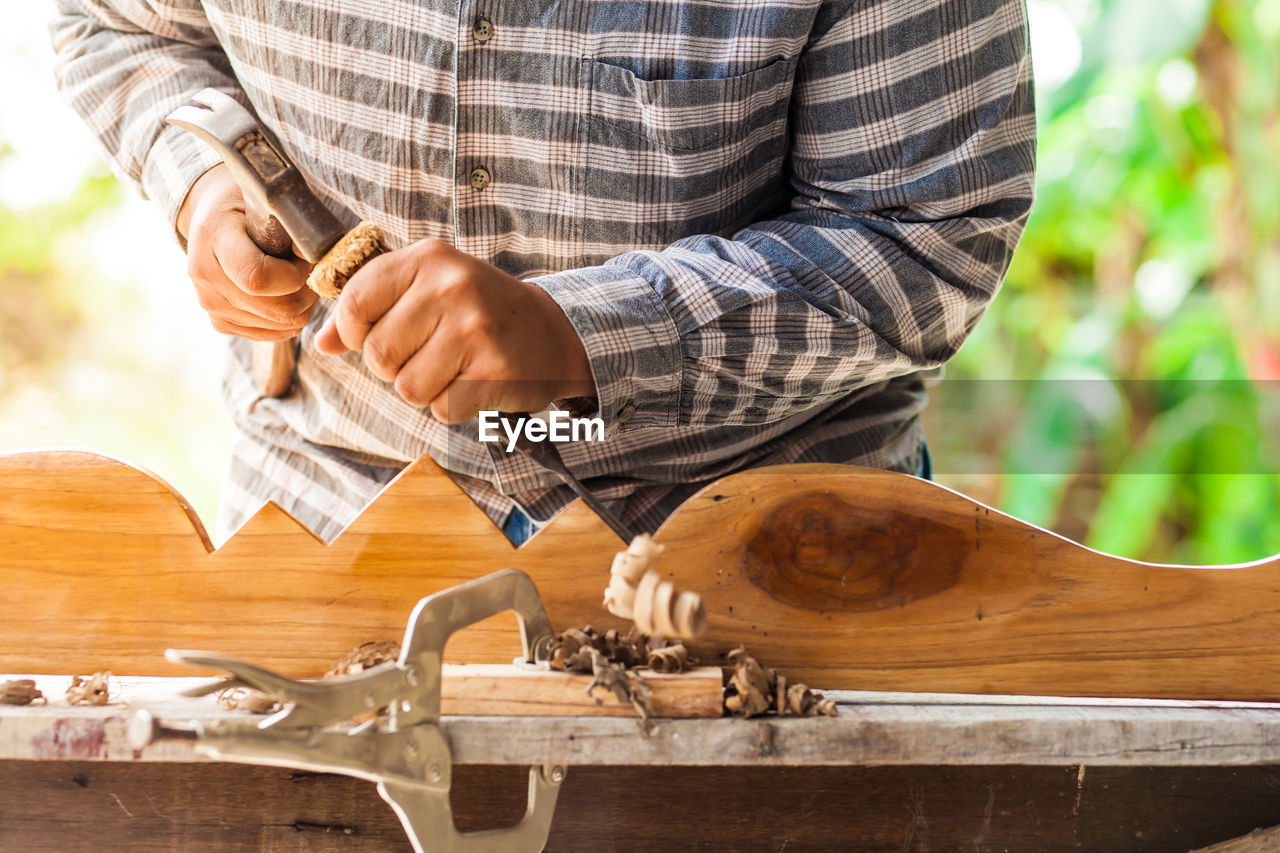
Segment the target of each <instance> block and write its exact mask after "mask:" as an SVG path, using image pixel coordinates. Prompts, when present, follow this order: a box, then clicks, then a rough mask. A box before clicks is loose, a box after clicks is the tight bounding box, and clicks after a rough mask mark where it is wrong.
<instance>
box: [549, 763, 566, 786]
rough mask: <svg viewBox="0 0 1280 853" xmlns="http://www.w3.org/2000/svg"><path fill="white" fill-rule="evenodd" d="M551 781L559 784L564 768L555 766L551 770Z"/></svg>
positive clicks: (562, 779) (561, 780) (562, 778)
mask: <svg viewBox="0 0 1280 853" xmlns="http://www.w3.org/2000/svg"><path fill="white" fill-rule="evenodd" d="M551 781H552V782H555V783H556V784H559V783H561V782H563V781H564V768H563V767H561V766H560V765H559V764H557V765H556V766H555V767H552V768H551Z"/></svg>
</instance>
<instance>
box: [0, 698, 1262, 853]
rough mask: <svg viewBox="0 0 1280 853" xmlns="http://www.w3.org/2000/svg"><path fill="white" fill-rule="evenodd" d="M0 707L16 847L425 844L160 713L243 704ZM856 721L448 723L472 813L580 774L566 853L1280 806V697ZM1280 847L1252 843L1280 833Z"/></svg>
mask: <svg viewBox="0 0 1280 853" xmlns="http://www.w3.org/2000/svg"><path fill="white" fill-rule="evenodd" d="M9 677H35V678H36V679H37V682H38V686H39V687H40V688H41V690H42V691H43V692H44V693H45V694H46V695H47V696H48V697H50V700H51V701H50V702H49V704H47V705H38V704H37V705H32V706H27V707H9V706H0V762H2V765H0V766H2V767H3V770H2V771H0V849H2V850H5V851H33V853H34V851H45V850H48V851H55V850H56V851H79V850H86V851H87V850H94V851H97V850H103V849H111V850H120V851H133V850H138V851H142V850H170V849H172V850H209V851H259V850H311V851H408V850H409V846H408V843H407V842H406V841H405V839H404V834H403V830H402V829H401V827H400V824H399V822H398V821H397V820H396V818H395V816H394V815H393V814H392V812H391V810H390V809H389V808H388V807H387V806H386V804H385V803H383V802H382V801H381V800H380V799H379V798H378V797H377V795H376V793H375V792H374V788H373V786H372V785H371V784H369V783H367V782H362V781H359V780H356V779H351V778H348V777H344V776H330V775H324V774H312V773H302V772H299V771H294V770H287V769H277V768H269V767H253V766H244V765H233V764H223V763H220V762H214V761H210V760H208V759H205V758H203V757H202V756H200V755H198V754H197V753H196V752H195V751H194V750H193V748H192V745H191V743H190V742H184V741H162V742H158V743H155V744H152V745H151V746H148V747H147V748H145V749H143V750H135V749H134V748H133V747H132V746H130V744H129V742H128V740H127V738H126V729H127V726H128V723H129V720H130V719H131V718H132V716H133V715H134V714H135V713H136V712H137V711H138V710H140V709H147V710H149V711H151V712H152V713H153V714H154V715H155V716H156V717H157V718H158V719H162V720H175V721H181V720H201V721H209V720H213V719H216V718H219V717H227V716H229V715H240V712H227V711H222V710H219V709H218V707H217V705H216V703H215V701H214V699H213V698H212V697H207V698H204V699H186V698H181V697H180V696H179V695H178V694H179V693H180V691H181V690H183V689H185V688H187V687H189V686H191V685H192V684H196V683H202V682H203V681H204V679H184V678H129V679H116V680H115V683H116V685H117V686H118V688H119V690H118V694H117V695H116V696H115V697H114V698H113V701H112V704H111V705H108V706H104V707H89V706H76V707H71V706H68V705H67V704H66V703H65V701H64V700H63V699H62V698H61V697H62V694H63V692H64V691H65V689H66V686H67V684H68V683H69V679H67V678H66V677H53V676H47V677H42V676H3V677H0V680H3V678H9ZM828 695H831V696H834V697H835V698H836V699H837V700H838V702H839V707H840V714H839V716H837V717H835V718H805V719H793V718H783V719H779V718H771V717H764V718H757V719H752V720H738V719H729V718H725V719H713V720H663V721H660V722H659V724H658V727H657V729H656V730H655V731H654V732H653V733H652V735H650V736H645V735H644V734H643V733H642V732H641V730H640V727H639V726H638V724H637V721H636V720H634V719H628V718H618V717H594V718H588V717H482V716H454V717H446V718H445V719H444V723H443V729H444V732H445V735H446V737H447V739H448V741H449V744H450V748H451V750H452V753H453V756H454V760H455V762H457V765H458V766H457V767H456V769H455V775H454V792H453V802H454V808H455V819H456V823H457V825H458V826H459V828H460V829H462V830H464V831H465V830H473V829H479V828H487V827H492V826H495V825H501V824H503V823H514V822H515V821H516V820H518V819H519V817H520V812H521V809H522V808H523V806H524V803H523V795H524V787H525V785H526V779H525V766H526V765H530V764H540V763H547V762H551V763H555V764H558V765H561V766H563V767H565V768H566V774H567V775H566V779H565V783H564V786H563V788H562V791H561V794H560V798H559V803H558V805H557V809H556V813H555V822H554V823H553V826H552V831H551V838H550V841H549V843H548V847H547V849H548V850H567V851H590V850H602V851H603V850H618V851H630V850H653V851H675V850H686V849H697V850H743V851H747V850H775V851H776V850H787V851H795V850H820V849H830V850H837V849H838V850H848V851H890V850H892V851H944V850H965V851H1006V850H1007V851H1046V853H1047V852H1048V851H1067V850H1073V851H1074V850H1087V851H1129V850H1132V851H1151V853H1156V851H1177V853H1186V851H1189V850H1194V849H1197V848H1200V847H1203V846H1205V845H1209V844H1212V843H1215V842H1220V841H1223V840H1225V839H1230V838H1234V837H1237V836H1243V835H1245V834H1246V833H1249V832H1250V831H1251V830H1254V829H1256V828H1261V827H1270V826H1273V825H1277V824H1280V766H1277V765H1280V704H1276V703H1249V702H1207V701H1197V702H1184V701H1173V700H1144V699H1131V700H1125V699H1081V698H1070V699H1067V698H1055V697H1025V696H979V695H962V694H908V693H887V692H858V691H838V692H828ZM1278 847H1280V841H1277V842H1276V845H1275V847H1265V846H1264V847H1256V848H1242V849H1256V850H1267V849H1276V848H1278Z"/></svg>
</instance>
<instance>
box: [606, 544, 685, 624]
mask: <svg viewBox="0 0 1280 853" xmlns="http://www.w3.org/2000/svg"><path fill="white" fill-rule="evenodd" d="M662 551H663V546H661V545H659V544H657V543H656V542H654V541H653V537H652V536H650V535H649V534H647V533H641V534H640V535H639V536H637V537H635V538H634V539H632V540H631V544H629V545H628V546H627V550H625V551H619V552H618V553H617V554H616V555H615V556H614V558H613V566H612V568H611V569H610V571H609V586H608V587H606V588H605V591H604V606H605V609H606V610H608V611H609V612H610V613H612V614H614V615H615V616H621V617H622V618H623V619H633V620H635V623H636V626H637V627H639V629H640V631H641V633H644V634H649V635H651V636H652V635H654V634H662V635H664V636H668V637H679V638H681V639H684V640H694V639H697V637H698V635H700V634H701V633H702V632H703V630H704V629H705V628H706V626H707V611H706V606H705V605H704V604H703V602H702V596H700V595H698V594H697V593H696V592H678V591H677V590H676V588H675V585H674V584H673V583H671V581H664V580H662V579H661V578H660V577H659V575H658V572H657V571H656V570H655V569H653V568H652V566H653V563H654V561H655V560H657V558H658V556H659V555H660V554H661V553H662Z"/></svg>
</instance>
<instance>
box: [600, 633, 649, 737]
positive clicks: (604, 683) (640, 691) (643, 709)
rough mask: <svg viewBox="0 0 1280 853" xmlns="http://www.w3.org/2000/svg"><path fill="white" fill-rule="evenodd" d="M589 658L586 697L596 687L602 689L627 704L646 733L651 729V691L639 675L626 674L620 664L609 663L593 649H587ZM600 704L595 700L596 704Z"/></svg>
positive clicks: (634, 673) (624, 668)
mask: <svg viewBox="0 0 1280 853" xmlns="http://www.w3.org/2000/svg"><path fill="white" fill-rule="evenodd" d="M588 654H589V655H590V656H591V683H590V684H588V685H587V695H588V696H590V695H592V694H591V691H592V690H595V689H596V688H597V687H603V688H604V689H605V690H609V691H611V692H612V693H613V695H615V696H617V697H618V700H619V701H621V702H629V703H630V704H631V707H633V708H635V709H636V713H637V714H639V715H640V725H641V728H643V729H644V730H645V731H646V732H649V731H652V729H653V689H652V688H651V687H649V685H648V683H646V682H645V680H644V679H643V678H641V677H640V674H639V673H636V672H628V671H627V669H626V667H624V666H623V665H622V664H620V663H611V662H610V661H608V660H607V659H606V658H605V656H604V655H602V654H601V653H600V652H598V651H597V650H595V649H588ZM599 702H600V700H599V699H596V703H597V704H598V703H599Z"/></svg>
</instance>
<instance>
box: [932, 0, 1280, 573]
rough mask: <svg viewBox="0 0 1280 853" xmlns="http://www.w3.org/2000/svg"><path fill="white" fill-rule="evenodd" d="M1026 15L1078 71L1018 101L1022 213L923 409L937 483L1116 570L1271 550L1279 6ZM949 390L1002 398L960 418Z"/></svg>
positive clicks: (1062, 4) (1195, 4) (1279, 212)
mask: <svg viewBox="0 0 1280 853" xmlns="http://www.w3.org/2000/svg"><path fill="white" fill-rule="evenodd" d="M1036 5H1037V3H1035V2H1033V8H1032V11H1033V13H1034V12H1035V11H1036V9H1035V6H1036ZM1039 5H1040V6H1041V7H1042V11H1043V8H1044V7H1046V6H1053V7H1055V8H1056V10H1059V11H1063V12H1066V13H1067V14H1068V15H1069V16H1070V17H1071V18H1073V19H1074V21H1075V23H1076V24H1077V26H1078V28H1079V30H1080V32H1081V36H1082V50H1081V51H1080V61H1079V65H1078V66H1077V68H1076V69H1075V71H1074V73H1073V74H1072V75H1071V76H1070V77H1069V79H1066V80H1065V82H1062V83H1061V84H1060V85H1057V86H1053V87H1047V86H1043V85H1042V86H1041V87H1040V91H1039V93H1038V110H1039V125H1040V152H1039V177H1038V182H1037V194H1038V197H1037V201H1036V206H1035V208H1034V211H1033V213H1032V216H1031V219H1030V222H1029V223H1028V227H1027V231H1026V234H1025V237H1024V239H1023V242H1022V244H1021V246H1020V248H1019V249H1018V252H1017V254H1016V255H1015V258H1014V262H1013V266H1012V269H1011V271H1010V274H1009V277H1008V280H1007V282H1006V284H1005V287H1004V290H1003V292H1002V294H1001V295H1000V297H999V298H998V299H997V300H996V302H995V304H994V305H993V307H992V308H991V310H990V312H989V313H988V315H987V317H986V318H985V319H984V320H983V321H982V323H980V324H979V326H978V328H977V329H976V330H975V333H974V335H973V337H972V338H971V340H970V341H969V342H968V343H967V344H966V346H965V347H964V349H963V350H962V351H961V353H960V354H959V356H958V357H957V358H956V360H955V361H954V362H953V363H952V365H951V366H950V367H949V369H948V378H949V382H948V383H944V385H943V387H942V388H941V389H940V392H939V394H937V395H935V396H936V397H937V398H938V399H939V403H940V405H939V407H938V411H935V412H934V413H932V414H931V415H930V416H929V430H930V432H929V435H930V441H931V443H933V444H935V445H937V446H938V450H937V452H936V453H935V456H936V457H940V458H939V460H938V467H939V469H940V471H941V472H942V476H941V477H940V478H939V479H941V480H942V481H943V482H944V483H948V482H949V483H951V484H952V485H955V486H956V487H957V488H960V489H961V490H962V491H967V492H970V493H975V492H976V493H977V494H976V496H978V497H980V498H984V499H987V500H990V501H992V502H994V503H996V504H997V505H999V506H1000V507H1001V508H1002V509H1004V510H1005V511H1007V512H1009V513H1011V514H1012V515H1015V516H1018V517H1020V518H1024V519H1027V520H1029V521H1032V522H1034V523H1037V524H1042V525H1045V526H1048V527H1050V528H1052V529H1055V530H1058V531H1059V532H1063V533H1065V534H1066V535H1069V536H1071V537H1073V538H1077V539H1081V540H1082V541H1085V542H1086V543H1087V544H1089V545H1091V546H1093V547H1095V548H1098V549H1100V550H1104V551H1109V552H1112V553H1118V554H1123V555H1126V556H1134V557H1139V558H1144V559H1149V560H1159V561H1184V562H1191V563H1208V562H1230V561H1243V560H1249V559H1257V558H1260V557H1263V556H1267V555H1270V554H1274V553H1277V552H1280V476H1278V475H1277V472H1280V464H1278V460H1277V440H1278V437H1280V431H1278V428H1280V417H1278V414H1280V413H1278V412H1277V411H1276V409H1277V397H1280V166H1278V165H1277V162H1276V161H1277V157H1278V156H1280V145H1278V144H1277V143H1278V139H1280V137H1278V132H1277V117H1278V111H1280V92H1278V91H1277V90H1278V89H1280V73H1278V72H1280V66H1278V64H1277V57H1280V0H1218V2H1207V0H1176V2H1167V0H1101V2H1087V0H1086V1H1085V2H1074V0H1057V2H1054V3H1049V2H1046V0H1039ZM1035 21H1036V18H1035V16H1034V14H1033V26H1034V25H1035ZM957 379H971V380H979V379H981V380H983V381H986V382H990V381H992V380H996V379H1018V380H1025V381H1022V382H1018V383H1011V385H1016V387H1017V389H1018V390H1017V392H1016V396H1017V398H1018V405H1017V406H1012V407H1010V406H1005V407H993V406H984V407H981V409H982V410H981V411H975V408H977V407H975V406H974V405H972V404H970V405H968V406H966V405H965V404H964V403H963V401H960V402H957V401H956V400H954V399H953V398H956V397H959V396H962V393H961V392H956V391H951V390H948V389H949V388H955V387H961V388H963V387H965V386H964V383H960V384H958V385H953V381H954V380H957ZM1071 380H1078V381H1071ZM1122 380H1149V381H1122ZM974 396H981V395H974ZM986 396H988V397H989V396H990V395H989V394H988V395H986ZM1005 396H1010V394H1006V395H1005ZM1010 413H1016V414H1010ZM961 416H963V417H961ZM1005 418H1007V420H1005ZM984 420H985V421H988V423H983V422H982V421H984ZM991 421H994V422H995V423H991ZM957 424H959V428H957ZM949 453H950V454H952V457H953V458H956V459H959V460H960V464H959V465H957V466H955V467H953V468H951V469H950V473H949V466H948V461H949V456H948V454H949ZM995 472H999V473H995Z"/></svg>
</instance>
